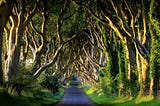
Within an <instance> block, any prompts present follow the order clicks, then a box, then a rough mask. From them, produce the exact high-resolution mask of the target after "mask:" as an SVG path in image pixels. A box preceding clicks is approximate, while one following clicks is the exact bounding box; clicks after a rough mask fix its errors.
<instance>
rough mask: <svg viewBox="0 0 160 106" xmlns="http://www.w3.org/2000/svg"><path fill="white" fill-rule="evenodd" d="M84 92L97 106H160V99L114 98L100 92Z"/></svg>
mask: <svg viewBox="0 0 160 106" xmlns="http://www.w3.org/2000/svg"><path fill="white" fill-rule="evenodd" d="M84 91H85V92H86V94H87V95H88V96H89V98H90V99H91V100H92V101H93V102H94V103H95V104H97V105H98V106H160V98H153V97H151V96H146V97H142V98H139V97H116V96H114V95H106V94H104V93H103V92H102V91H101V90H98V91H97V90H95V89H94V88H92V87H91V88H89V87H85V88H84Z"/></svg>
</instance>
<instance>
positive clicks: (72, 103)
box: [55, 82, 96, 106]
mask: <svg viewBox="0 0 160 106" xmlns="http://www.w3.org/2000/svg"><path fill="white" fill-rule="evenodd" d="M55 106H96V105H95V104H93V102H92V101H91V100H90V99H89V98H88V96H87V95H86V94H85V93H84V92H83V90H82V89H81V88H78V83H77V82H73V83H72V84H71V87H70V88H67V89H66V90H65V95H64V97H63V98H62V100H61V101H60V102H59V103H58V104H56V105H55Z"/></svg>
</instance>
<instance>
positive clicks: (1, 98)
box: [0, 89, 62, 106]
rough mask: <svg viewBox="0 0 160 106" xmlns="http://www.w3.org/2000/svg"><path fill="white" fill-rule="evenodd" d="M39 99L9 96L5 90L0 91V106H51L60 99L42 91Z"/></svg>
mask: <svg viewBox="0 0 160 106" xmlns="http://www.w3.org/2000/svg"><path fill="white" fill-rule="evenodd" d="M40 96H41V97H36V98H35V97H33V96H29V95H28V96H27V95H26V96H11V95H9V94H8V93H7V92H6V91H5V90H3V89H0V106H51V105H52V106H53V105H54V104H56V103H57V102H58V101H59V100H60V99H61V97H62V94H61V96H59V95H57V96H56V95H53V94H52V93H51V92H49V91H47V90H44V91H42V92H41V93H40Z"/></svg>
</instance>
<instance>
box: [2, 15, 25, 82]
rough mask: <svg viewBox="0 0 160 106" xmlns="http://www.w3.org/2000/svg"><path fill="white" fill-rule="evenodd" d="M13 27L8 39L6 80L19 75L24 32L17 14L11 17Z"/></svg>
mask: <svg viewBox="0 0 160 106" xmlns="http://www.w3.org/2000/svg"><path fill="white" fill-rule="evenodd" d="M11 21H12V28H11V30H10V35H9V41H8V57H7V59H6V62H5V71H4V73H5V81H6V82H8V81H10V80H11V78H12V77H15V76H17V73H18V65H19V57H20V47H21V46H20V45H21V44H20V38H21V36H22V34H23V30H22V28H23V26H22V25H21V24H20V20H19V18H18V17H17V16H15V17H11Z"/></svg>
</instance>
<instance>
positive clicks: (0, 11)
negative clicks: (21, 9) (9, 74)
mask: <svg viewBox="0 0 160 106" xmlns="http://www.w3.org/2000/svg"><path fill="white" fill-rule="evenodd" d="M13 4H14V1H13V0H6V1H1V3H0V86H2V85H3V77H4V76H3V69H2V48H3V31H4V27H5V25H6V22H7V21H8V18H9V15H10V13H11V10H12V8H13Z"/></svg>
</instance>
